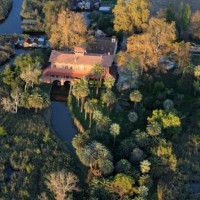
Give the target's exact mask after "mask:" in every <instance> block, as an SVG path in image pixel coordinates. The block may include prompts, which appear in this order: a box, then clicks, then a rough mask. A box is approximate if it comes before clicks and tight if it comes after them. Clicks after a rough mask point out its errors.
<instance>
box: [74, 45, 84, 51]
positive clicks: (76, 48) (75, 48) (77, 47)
mask: <svg viewBox="0 0 200 200" xmlns="http://www.w3.org/2000/svg"><path fill="white" fill-rule="evenodd" d="M74 51H77V52H85V48H84V47H79V46H75V47H74Z"/></svg>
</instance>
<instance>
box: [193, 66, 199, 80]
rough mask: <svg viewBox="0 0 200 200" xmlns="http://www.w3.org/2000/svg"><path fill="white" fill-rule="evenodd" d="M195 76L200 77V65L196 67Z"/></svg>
mask: <svg viewBox="0 0 200 200" xmlns="http://www.w3.org/2000/svg"><path fill="white" fill-rule="evenodd" d="M194 76H195V77H200V65H198V66H196V67H195V68H194Z"/></svg>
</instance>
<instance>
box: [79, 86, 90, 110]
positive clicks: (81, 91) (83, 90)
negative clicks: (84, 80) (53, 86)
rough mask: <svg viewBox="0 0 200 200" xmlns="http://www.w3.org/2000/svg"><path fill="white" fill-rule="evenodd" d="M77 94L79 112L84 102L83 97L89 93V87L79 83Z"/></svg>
mask: <svg viewBox="0 0 200 200" xmlns="http://www.w3.org/2000/svg"><path fill="white" fill-rule="evenodd" d="M78 91H79V94H78V95H79V96H80V97H81V112H83V106H84V102H85V97H87V96H88V94H89V88H88V85H87V84H83V85H79V89H78Z"/></svg>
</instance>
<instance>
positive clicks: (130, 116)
mask: <svg viewBox="0 0 200 200" xmlns="http://www.w3.org/2000/svg"><path fill="white" fill-rule="evenodd" d="M128 119H129V121H130V122H132V123H135V122H136V121H137V120H138V115H137V113H136V112H130V113H129V114H128Z"/></svg>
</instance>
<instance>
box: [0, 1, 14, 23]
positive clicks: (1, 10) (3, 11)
mask: <svg viewBox="0 0 200 200" xmlns="http://www.w3.org/2000/svg"><path fill="white" fill-rule="evenodd" d="M11 7H12V0H0V20H3V19H5V18H6V17H7V15H8V13H9V11H10V9H11Z"/></svg>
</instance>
